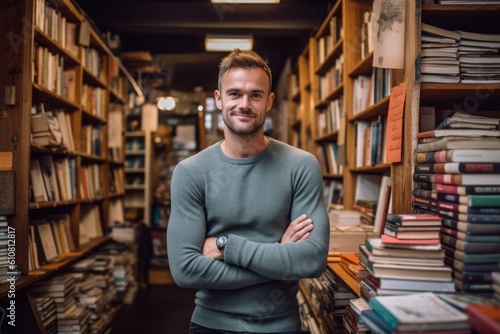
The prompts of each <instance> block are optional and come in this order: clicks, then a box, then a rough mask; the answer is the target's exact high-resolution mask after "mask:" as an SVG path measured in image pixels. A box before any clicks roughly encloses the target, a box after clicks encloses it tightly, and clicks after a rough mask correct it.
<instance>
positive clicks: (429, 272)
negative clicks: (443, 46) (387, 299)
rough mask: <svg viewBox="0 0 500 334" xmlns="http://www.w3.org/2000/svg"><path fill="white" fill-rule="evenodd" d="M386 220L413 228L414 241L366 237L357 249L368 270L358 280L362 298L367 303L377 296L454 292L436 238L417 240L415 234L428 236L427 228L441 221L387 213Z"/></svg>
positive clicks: (443, 253)
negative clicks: (364, 275)
mask: <svg viewBox="0 0 500 334" xmlns="http://www.w3.org/2000/svg"><path fill="white" fill-rule="evenodd" d="M387 217H388V220H387V221H386V224H391V223H389V222H396V221H398V219H399V226H400V227H402V228H404V227H413V229H414V230H413V232H411V233H412V234H413V235H414V237H416V238H409V239H405V238H398V237H393V236H390V235H387V234H382V235H381V236H380V238H368V239H367V240H366V242H365V244H364V245H360V246H359V250H360V254H359V257H360V260H361V263H362V265H364V266H365V267H366V269H367V271H368V273H367V275H366V277H364V278H362V279H361V285H360V291H361V296H362V297H363V298H365V300H367V301H369V300H370V299H371V297H373V296H377V295H402V294H412V293H416V292H423V291H432V292H441V293H452V292H455V288H454V282H453V277H452V270H451V268H450V267H449V266H447V265H446V264H445V261H444V260H445V252H444V250H443V249H442V247H441V244H440V239H439V236H434V237H431V238H427V239H425V238H418V233H422V234H426V233H428V231H425V228H426V226H429V227H436V226H437V227H439V226H440V224H441V219H440V218H439V217H437V216H435V215H431V214H407V215H395V214H389V215H388V216H387ZM409 222H410V223H409ZM392 224H394V223H392ZM411 225H413V226H411ZM419 228H420V229H422V230H421V231H419V230H418V229H419ZM431 232H434V233H438V232H439V231H431Z"/></svg>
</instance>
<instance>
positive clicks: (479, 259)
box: [441, 244, 500, 264]
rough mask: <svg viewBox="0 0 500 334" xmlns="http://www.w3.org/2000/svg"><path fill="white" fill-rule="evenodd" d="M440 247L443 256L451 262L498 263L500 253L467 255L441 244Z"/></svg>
mask: <svg viewBox="0 0 500 334" xmlns="http://www.w3.org/2000/svg"><path fill="white" fill-rule="evenodd" d="M441 247H442V248H443V250H444V253H445V256H447V257H448V258H450V259H453V260H458V261H462V262H463V263H475V264H483V263H498V262H500V253H479V254H477V253H467V252H462V251H460V250H457V249H455V248H452V247H449V246H447V245H443V244H442V245H441Z"/></svg>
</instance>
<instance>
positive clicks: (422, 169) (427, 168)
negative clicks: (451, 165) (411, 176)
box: [415, 163, 437, 174]
mask: <svg viewBox="0 0 500 334" xmlns="http://www.w3.org/2000/svg"><path fill="white" fill-rule="evenodd" d="M435 165H437V164H426V163H420V164H415V173H422V174H435V173H436V170H435Z"/></svg>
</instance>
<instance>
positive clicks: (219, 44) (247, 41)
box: [205, 35, 253, 51]
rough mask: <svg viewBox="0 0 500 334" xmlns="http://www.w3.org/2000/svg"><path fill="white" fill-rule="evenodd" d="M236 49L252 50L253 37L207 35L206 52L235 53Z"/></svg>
mask: <svg viewBox="0 0 500 334" xmlns="http://www.w3.org/2000/svg"><path fill="white" fill-rule="evenodd" d="M235 48H238V49H240V50H252V48H253V37H252V36H249V35H245V36H230V35H207V36H205V50H206V51H233V50H234V49H235Z"/></svg>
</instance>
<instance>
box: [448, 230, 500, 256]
mask: <svg viewBox="0 0 500 334" xmlns="http://www.w3.org/2000/svg"><path fill="white" fill-rule="evenodd" d="M440 238H441V243H442V244H443V245H446V246H449V247H450V248H454V249H456V250H459V251H462V252H464V253H469V254H472V253H477V254H482V253H500V243H496V242H493V243H491V242H472V241H466V240H460V239H457V238H454V237H452V236H450V235H447V234H441V235H440Z"/></svg>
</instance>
